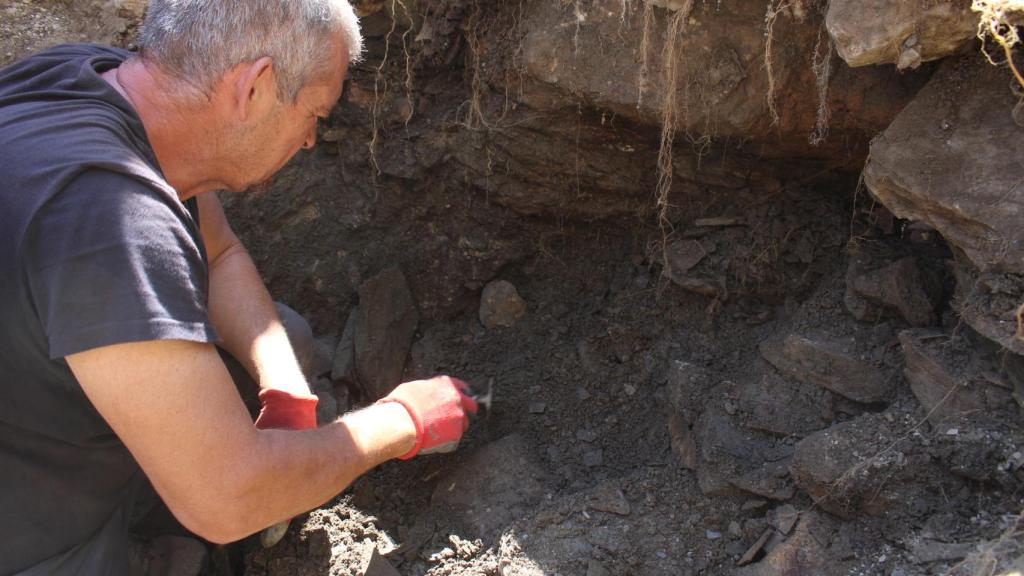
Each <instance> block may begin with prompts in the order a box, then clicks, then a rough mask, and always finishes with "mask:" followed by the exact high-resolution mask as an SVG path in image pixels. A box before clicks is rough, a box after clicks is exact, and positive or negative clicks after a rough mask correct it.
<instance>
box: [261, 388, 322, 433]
mask: <svg viewBox="0 0 1024 576" xmlns="http://www.w3.org/2000/svg"><path fill="white" fill-rule="evenodd" d="M259 398H260V404H262V406H263V407H262V409H261V410H260V415H259V416H258V417H257V418H256V427H257V428H259V429H260V430H266V429H269V428H276V429H280V430H306V429H308V428H316V404H317V401H318V399H317V397H316V396H314V395H313V394H309V395H302V396H300V395H296V394H292V393H290V392H284V391H282V390H274V389H270V388H268V389H266V390H262V391H260V395H259Z"/></svg>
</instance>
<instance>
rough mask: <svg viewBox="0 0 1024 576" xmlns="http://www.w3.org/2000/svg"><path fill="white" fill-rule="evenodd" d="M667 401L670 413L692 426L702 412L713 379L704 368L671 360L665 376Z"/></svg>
mask: <svg viewBox="0 0 1024 576" xmlns="http://www.w3.org/2000/svg"><path fill="white" fill-rule="evenodd" d="M667 379H668V383H667V387H668V401H669V405H670V406H671V408H672V411H673V412H675V413H676V414H679V416H680V417H681V418H682V419H683V421H685V422H686V423H687V424H688V425H692V424H694V423H695V422H696V421H697V417H698V416H699V415H700V413H701V412H702V411H703V410H704V401H705V399H706V398H707V396H708V393H709V392H710V390H711V387H712V386H713V385H714V379H713V378H712V376H711V374H710V373H709V372H708V371H707V370H705V369H704V368H702V367H700V366H697V365H696V364H692V363H690V362H685V361H682V360H673V361H671V362H670V363H669V367H668V374H667Z"/></svg>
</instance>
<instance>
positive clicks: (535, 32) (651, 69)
mask: <svg viewBox="0 0 1024 576" xmlns="http://www.w3.org/2000/svg"><path fill="white" fill-rule="evenodd" d="M651 4H654V5H667V6H668V7H669V8H671V10H664V9H661V8H651V6H650V5H646V4H642V3H630V2H622V1H621V0H595V1H594V2H592V3H590V5H589V6H588V7H587V8H586V9H585V13H582V14H578V15H575V16H574V15H573V14H572V10H571V9H569V10H567V7H565V6H564V5H563V4H561V3H558V2H532V3H530V4H529V7H528V8H527V10H528V13H527V14H526V16H525V17H524V20H523V23H522V29H523V30H524V32H525V36H524V39H523V46H522V57H523V70H522V71H521V72H524V73H525V77H523V78H522V80H524V81H525V83H524V84H523V86H524V93H523V96H524V99H525V100H526V101H527V103H529V104H530V105H531V106H533V107H535V108H542V109H543V108H550V107H551V106H552V104H554V103H555V102H558V101H564V98H565V97H564V96H562V97H558V96H556V95H554V94H552V93H551V89H554V90H556V91H557V92H558V93H561V94H568V95H571V96H572V98H570V99H571V101H576V99H577V98H583V99H584V100H585V101H586V102H587V103H588V104H589V105H590V106H593V107H595V108H598V109H607V110H610V111H612V112H614V113H615V114H618V115H621V116H623V117H625V118H630V119H633V120H639V121H642V122H645V123H660V120H661V115H662V110H663V104H664V102H665V99H666V98H672V99H674V100H675V101H676V102H677V103H678V104H679V110H680V124H679V128H680V131H681V132H686V133H687V134H694V135H707V136H711V137H718V138H734V137H741V138H747V139H752V140H754V141H755V142H763V143H766V144H767V143H769V142H770V146H765V147H764V148H763V149H760V150H759V151H760V152H761V153H763V154H767V155H770V156H780V155H784V154H787V153H788V154H792V153H794V152H796V151H798V150H799V151H800V152H802V153H809V154H811V155H815V156H819V155H820V154H821V153H822V150H829V149H831V148H832V146H833V144H837V143H838V141H840V140H842V138H843V137H842V136H841V134H848V135H853V134H855V133H858V132H860V130H862V129H864V128H867V127H868V126H876V127H877V128H878V129H881V128H882V127H884V126H885V124H886V123H887V122H888V120H889V118H888V117H887V114H886V113H884V112H882V109H881V108H882V107H890V106H896V107H899V106H900V104H899V102H900V101H905V100H904V99H905V98H907V96H909V94H910V93H911V92H912V90H909V91H903V90H901V89H899V88H896V89H893V88H894V84H892V83H886V84H887V86H885V87H883V85H882V84H881V83H879V79H880V76H879V71H877V70H857V71H854V70H850V69H848V68H845V67H840V66H838V65H837V66H834V67H832V68H831V71H832V73H833V77H832V78H831V82H828V79H826V85H828V87H829V90H830V91H829V94H828V97H827V102H828V105H829V106H830V108H831V109H832V110H833V111H834V114H833V115H832V120H831V127H830V129H831V132H832V133H833V135H834V136H835V139H834V140H830V142H829V143H827V144H824V145H822V146H821V147H820V148H816V147H813V146H811V145H809V144H808V137H809V136H810V135H811V134H812V133H813V132H814V130H815V124H816V122H817V119H818V106H819V101H818V99H817V98H808V97H807V94H808V93H810V94H815V93H816V90H817V89H816V86H817V85H818V78H817V77H815V74H814V72H813V71H812V66H811V64H812V58H811V55H813V54H815V53H816V50H817V52H818V54H819V56H818V57H819V59H822V60H823V59H825V58H829V57H831V46H830V45H829V42H828V38H827V37H826V38H825V39H824V40H822V39H821V38H820V37H819V30H820V23H821V20H820V18H821V15H820V14H819V13H817V12H816V11H815V10H813V9H812V8H810V7H808V6H806V3H803V2H797V3H792V4H796V6H792V7H790V8H786V9H783V10H781V11H780V12H779V13H778V14H777V15H776V16H775V17H774V18H773V19H772V23H771V28H772V46H771V54H770V60H771V62H772V66H771V73H772V77H771V82H772V83H773V88H774V90H776V91H777V93H776V94H775V97H776V98H777V101H778V102H786V105H785V110H782V108H781V107H780V109H779V111H780V115H781V117H780V121H779V123H778V124H777V125H773V119H772V116H771V114H770V112H769V100H768V98H767V97H766V95H767V94H768V93H769V77H768V75H767V72H768V70H766V66H765V60H766V48H767V46H766V34H767V30H766V22H765V3H764V2H734V3H732V4H731V5H730V6H729V7H728V8H725V7H723V6H722V5H720V4H716V3H714V2H680V1H672V2H653V3H651ZM569 8H571V7H569ZM651 10H653V13H651V12H648V11H651ZM648 16H649V17H648ZM572 18H575V19H576V20H577V22H578V25H573V24H572V20H571V19H572ZM673 18H681V19H682V21H681V22H678V23H676V24H677V25H676V26H675V27H673V23H672V22H671V21H670V20H671V19H673ZM645 19H646V20H647V21H648V22H650V23H651V25H650V28H649V29H648V30H647V34H646V38H647V42H648V43H647V44H646V45H644V46H641V44H642V41H643V39H644V38H645V34H644V21H645ZM567 20H568V21H569V22H570V24H569V25H564V26H552V25H551V23H552V22H564V21H567ZM673 34H678V35H679V37H678V42H677V43H675V45H676V47H677V51H676V54H674V55H666V54H663V49H664V48H665V46H666V45H667V44H669V43H670V38H671V37H672V35H673ZM608 38H621V39H624V41H616V42H609V41H608ZM819 41H820V44H819ZM642 49H646V53H644V52H643V51H642ZM644 62H646V63H647V66H644V65H643V63H644ZM638 63H641V65H640V66H638V65H637V64H638ZM667 66H672V67H674V69H675V70H676V72H677V78H678V82H677V83H676V86H675V87H674V90H673V87H670V86H666V84H665V81H664V79H663V76H664V75H663V71H664V70H665V68H666V67H667ZM819 71H820V69H819ZM611 78H614V80H609V79H611ZM515 82H516V83H517V85H519V84H520V78H516V79H515ZM798 94H799V96H798ZM868 130H870V128H868ZM864 136H865V134H864V133H863V132H860V135H858V136H855V137H854V138H855V139H857V138H862V137H864Z"/></svg>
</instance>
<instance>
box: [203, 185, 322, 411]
mask: <svg viewBox="0 0 1024 576" xmlns="http://www.w3.org/2000/svg"><path fill="white" fill-rule="evenodd" d="M197 199H198V202H199V221H200V226H201V228H202V233H203V242H204V244H205V246H206V252H207V256H208V257H209V260H210V296H209V313H210V320H211V321H212V322H213V325H214V328H216V329H217V333H218V334H220V337H221V338H222V339H223V342H222V343H221V344H222V346H223V347H224V349H225V350H227V351H228V352H230V353H231V355H232V356H234V357H235V358H237V359H238V360H239V361H240V362H241V363H242V365H243V366H245V369H246V371H248V372H249V374H250V375H251V376H252V377H253V379H254V380H256V382H257V383H258V384H259V386H260V388H261V389H267V388H276V389H278V390H283V391H286V392H290V393H292V394H309V385H308V384H307V383H306V379H305V377H304V376H303V374H302V369H301V368H300V366H299V362H298V360H297V359H296V357H295V353H294V351H293V350H292V348H291V345H290V344H289V342H288V336H287V334H286V333H285V329H284V326H283V325H282V324H281V319H280V318H279V317H278V315H277V310H276V308H275V307H274V303H273V301H272V300H271V298H270V294H269V293H268V292H267V289H266V287H265V286H264V284H263V280H262V279H261V278H260V275H259V272H257V270H256V265H255V264H254V263H253V261H252V258H251V257H250V256H249V253H248V252H247V251H246V250H245V247H244V246H242V243H241V242H240V241H239V240H238V237H237V236H236V235H235V233H234V231H232V230H231V226H230V225H229V224H228V221H227V218H226V217H225V215H224V209H223V208H222V207H221V204H220V200H218V199H217V196H216V195H215V194H213V193H208V194H202V195H200V196H198V197H197Z"/></svg>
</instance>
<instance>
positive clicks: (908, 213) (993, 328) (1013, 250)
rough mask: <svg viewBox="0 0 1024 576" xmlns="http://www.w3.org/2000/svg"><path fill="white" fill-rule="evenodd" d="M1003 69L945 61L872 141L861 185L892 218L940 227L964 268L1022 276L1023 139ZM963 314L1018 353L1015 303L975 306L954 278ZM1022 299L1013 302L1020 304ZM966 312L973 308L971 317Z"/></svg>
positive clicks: (965, 284)
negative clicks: (993, 306) (996, 306)
mask: <svg viewBox="0 0 1024 576" xmlns="http://www.w3.org/2000/svg"><path fill="white" fill-rule="evenodd" d="M1007 82H1008V79H1007V75H1006V71H1005V70H1003V69H1001V68H998V67H995V66H991V65H989V64H988V63H986V62H985V60H984V59H983V58H980V57H977V56H974V57H963V58H956V59H953V60H950V61H947V62H945V63H943V65H942V66H941V67H940V69H939V70H938V71H937V72H936V73H935V75H934V77H933V78H932V80H931V81H930V82H929V83H928V85H927V86H926V87H925V88H924V89H922V90H921V92H920V94H918V97H917V98H916V99H915V100H914V101H913V102H912V103H911V104H910V105H908V106H907V107H906V108H905V109H904V110H903V111H902V112H901V113H900V114H899V116H898V117H897V118H896V119H895V120H894V121H893V123H892V125H890V126H889V128H888V129H887V130H886V131H885V132H884V133H883V134H882V135H880V136H879V137H878V138H876V139H875V140H874V142H873V143H872V146H871V160H870V162H869V163H868V165H867V167H866V168H865V170H864V182H865V184H866V185H867V186H868V188H869V189H870V190H871V192H872V194H874V196H875V197H876V198H877V199H878V200H879V201H880V202H881V203H882V204H884V205H885V206H886V207H887V208H888V209H889V210H890V211H892V213H893V214H895V215H896V216H898V217H900V218H905V219H908V220H921V221H924V222H925V223H926V224H928V225H929V226H931V227H933V228H935V229H936V230H938V231H939V232H940V233H941V234H942V235H943V237H945V239H946V240H947V241H948V242H949V244H950V245H952V246H953V247H954V253H958V254H960V255H961V256H960V257H959V258H958V259H959V260H961V261H963V262H964V263H965V264H966V263H969V264H970V267H971V268H973V269H975V270H977V271H980V272H981V273H987V272H991V273H993V274H995V275H997V277H998V276H999V275H1005V274H1007V273H1012V274H1021V273H1024V227H1021V226H1020V214H1021V213H1022V212H1024V186H1021V185H1020V182H1021V181H1022V180H1024V164H1022V163H1021V162H1020V158H1021V157H1024V138H1021V135H1022V132H1021V128H1020V127H1019V126H1017V125H1015V124H1014V123H1013V122H1012V121H1010V115H1011V112H1012V110H1013V107H1014V105H1015V104H1016V103H1017V98H1016V97H1015V96H1014V95H1013V94H1012V93H1011V91H1010V90H1008V89H1007ZM958 284H960V286H959V289H960V290H961V292H962V296H961V297H958V298H957V301H956V302H957V305H958V311H960V312H961V314H962V315H963V317H964V320H965V321H967V323H968V324H970V325H971V326H972V327H974V328H975V330H978V331H979V332H980V333H982V334H984V335H985V336H986V337H989V338H991V339H993V340H995V341H998V342H1000V343H1001V344H1003V345H1004V346H1007V347H1009V348H1011V349H1012V350H1014V351H1016V352H1018V353H1021V352H1024V341H1019V340H1015V339H1014V332H1015V330H1016V323H1015V321H1014V318H1013V313H1014V311H1015V307H1013V306H1010V305H1007V306H1005V307H999V308H996V309H992V308H990V307H989V306H980V307H979V306H977V303H975V302H972V301H971V299H970V298H969V296H971V294H972V292H974V291H975V290H976V286H977V282H976V281H975V282H972V281H971V280H970V279H968V278H966V277H961V278H958ZM1019 303H1020V300H1018V301H1017V305H1019ZM968 312H970V314H968Z"/></svg>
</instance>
